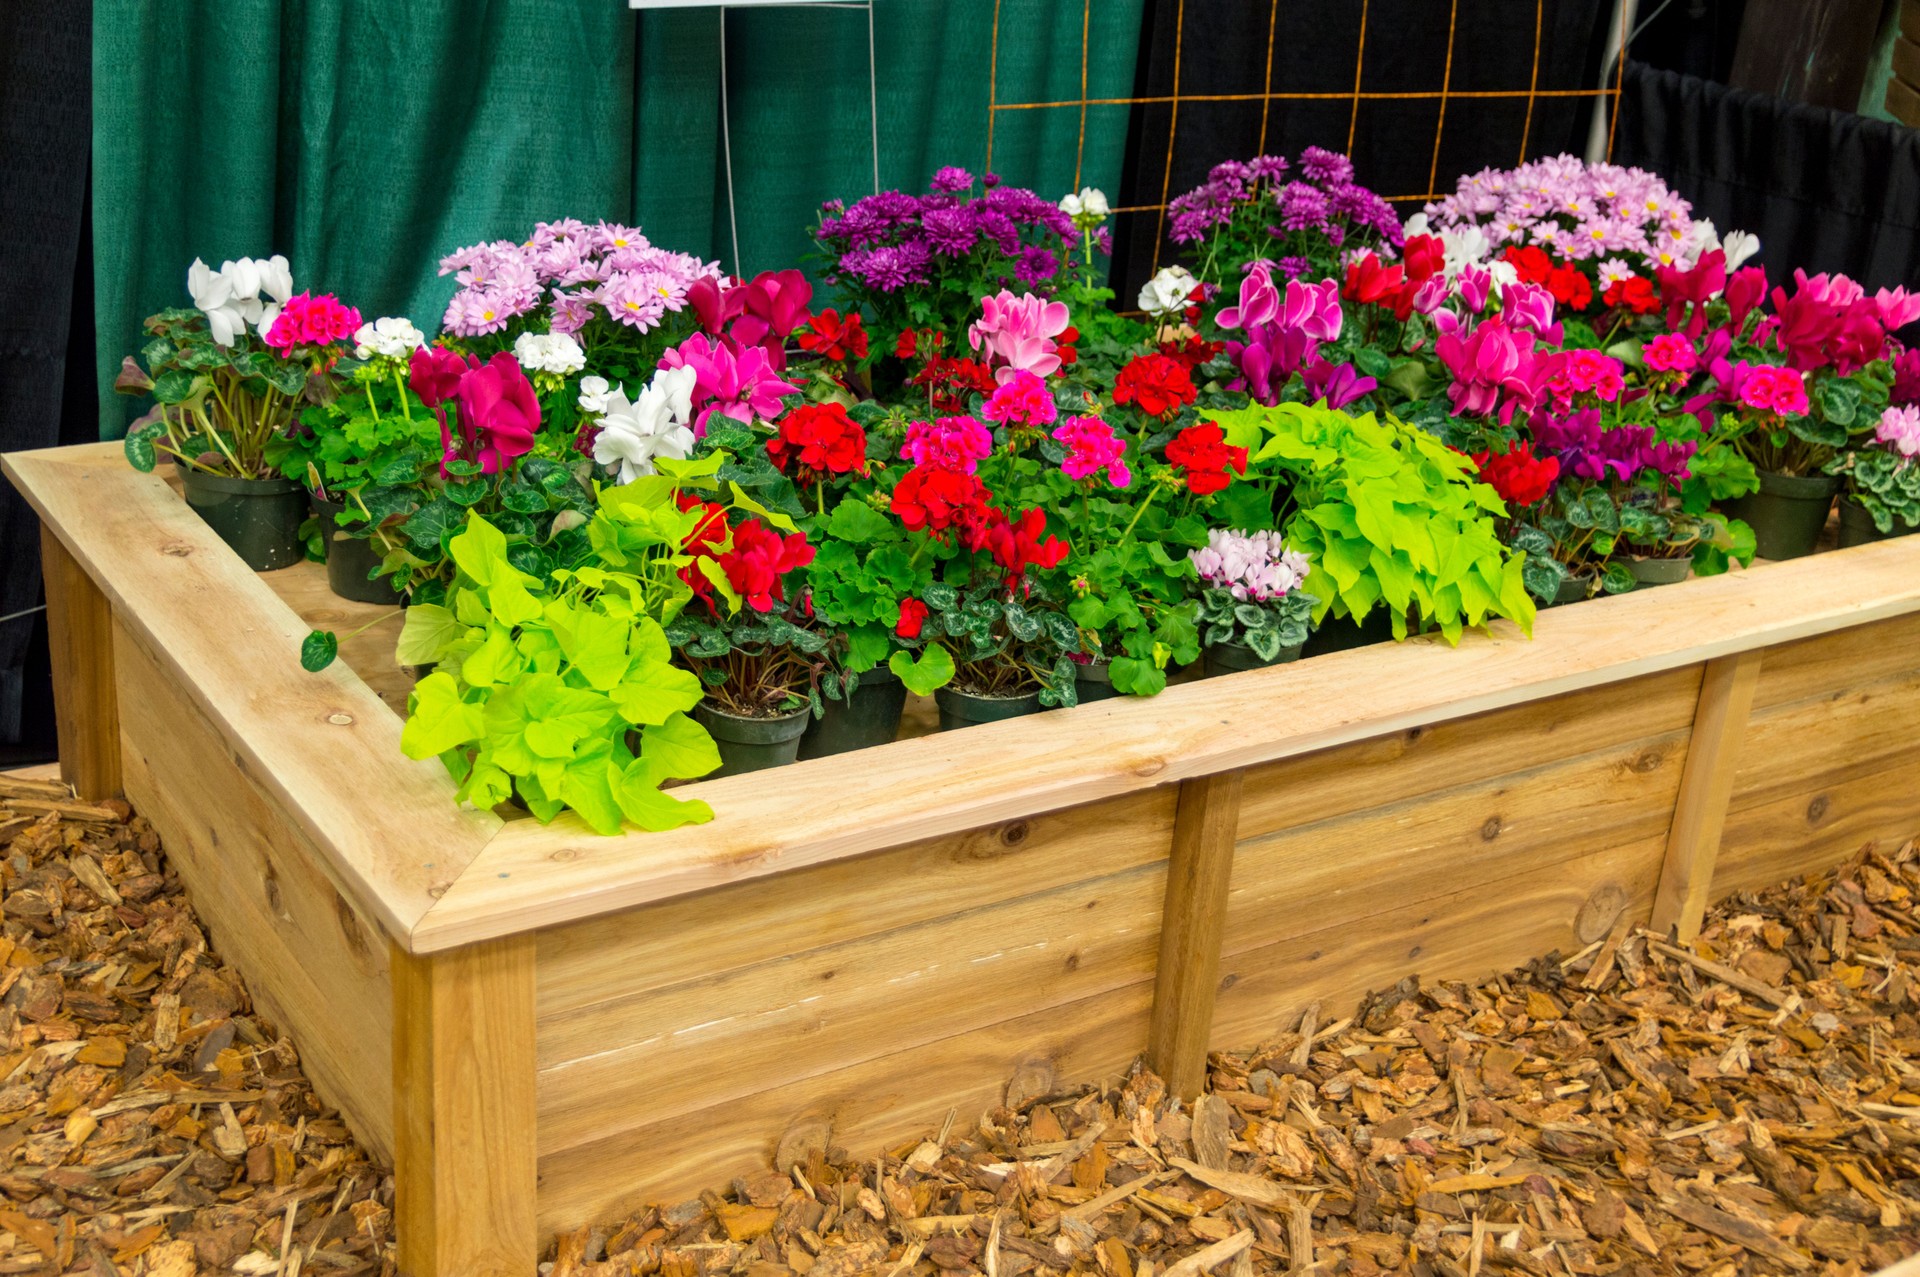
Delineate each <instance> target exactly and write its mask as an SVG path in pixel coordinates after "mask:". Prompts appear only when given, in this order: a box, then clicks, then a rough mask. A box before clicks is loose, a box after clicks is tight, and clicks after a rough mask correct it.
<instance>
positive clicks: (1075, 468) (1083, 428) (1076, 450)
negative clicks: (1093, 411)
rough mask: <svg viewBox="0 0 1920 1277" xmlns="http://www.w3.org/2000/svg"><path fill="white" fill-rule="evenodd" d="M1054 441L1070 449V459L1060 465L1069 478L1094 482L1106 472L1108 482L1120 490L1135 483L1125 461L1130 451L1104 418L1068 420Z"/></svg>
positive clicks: (1072, 418) (1062, 471) (1067, 458)
mask: <svg viewBox="0 0 1920 1277" xmlns="http://www.w3.org/2000/svg"><path fill="white" fill-rule="evenodd" d="M1053 437H1054V438H1055V439H1057V440H1059V441H1060V442H1061V443H1063V444H1065V445H1066V448H1067V457H1066V460H1064V461H1062V462H1061V463H1060V472H1061V473H1062V474H1064V475H1066V476H1067V478H1069V479H1086V480H1091V479H1095V478H1098V477H1099V474H1100V472H1101V471H1102V470H1104V471H1106V472H1107V482H1108V483H1110V484H1112V485H1113V486H1114V487H1116V488H1124V487H1126V486H1127V485H1128V484H1130V483H1132V482H1133V472H1132V471H1131V470H1129V469H1128V468H1127V463H1126V462H1125V461H1124V460H1123V459H1122V458H1123V457H1124V456H1125V455H1126V451H1127V444H1126V440H1124V439H1122V438H1120V436H1118V435H1116V434H1115V433H1114V432H1113V427H1112V426H1110V425H1108V424H1107V423H1106V422H1104V421H1102V420H1100V418H1098V417H1068V418H1067V419H1066V421H1064V422H1062V423H1061V425H1060V428H1059V429H1058V430H1055V431H1054V432H1053Z"/></svg>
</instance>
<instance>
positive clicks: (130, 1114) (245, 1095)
mask: <svg viewBox="0 0 1920 1277" xmlns="http://www.w3.org/2000/svg"><path fill="white" fill-rule="evenodd" d="M0 848H4V855H5V860H4V861H0V897H3V903H0V915H3V916H4V922H3V923H0V1274H9V1273H34V1274H73V1275H78V1274H85V1275H86V1277H198V1274H203V1273H215V1272H223V1273H225V1272H231V1273H242V1274H250V1275H252V1277H263V1275H272V1277H297V1275H298V1274H300V1273H303V1272H304V1273H306V1274H309V1275H310V1277H312V1275H315V1274H329V1275H330V1277H356V1275H358V1274H391V1273H392V1272H393V1271H394V1268H393V1263H392V1260H391V1258H390V1256H391V1252H392V1231H393V1226H392V1203H393V1183H392V1178H391V1176H390V1174H389V1173H388V1172H387V1171H385V1170H382V1169H380V1168H377V1167H375V1166H374V1165H373V1164H372V1163H371V1162H369V1161H368V1159H367V1155H366V1154H365V1153H363V1152H362V1151H361V1150H360V1149H359V1148H358V1146H357V1145H356V1144H355V1143H354V1141H353V1138H352V1137H351V1136H350V1135H349V1134H348V1133H347V1129H346V1127H345V1126H344V1125H343V1124H342V1123H341V1121H340V1119H339V1117H338V1115H337V1114H335V1113H333V1112H332V1111H330V1110H329V1109H327V1108H326V1106H324V1105H323V1104H321V1103H320V1101H319V1100H318V1099H317V1098H316V1097H315V1096H314V1094H313V1090H312V1088H311V1087H309V1086H308V1085H307V1080H306V1078H305V1077H304V1076H302V1075H301V1072H300V1063H299V1057H298V1055H296V1054H295V1052H294V1049H293V1046H292V1044H291V1043H289V1042H288V1041H287V1040H286V1039H285V1038H283V1037H280V1036H279V1034H278V1032H277V1031H276V1030H275V1029H274V1028H273V1027H272V1026H271V1025H270V1024H268V1023H267V1022H265V1021H264V1020H263V1019H262V1018H261V1017H260V1016H259V1015H257V1014H255V1012H254V1011H253V1009H252V1006H251V1004H250V1002H249V1000H248V997H247V992H246V989H245V986H244V985H243V984H242V982H241V978H240V975H239V973H238V972H236V971H234V970H233V969H232V968H230V967H228V966H226V965H225V964H224V963H222V962H221V960H220V959H219V957H218V956H217V955H216V954H214V953H213V952H212V951H211V950H210V949H209V948H208V944H207V937H206V933H205V932H204V931H202V930H201V927H200V924H199V922H198V921H196V920H195V918H194V916H193V912H192V910H191V909H190V908H189V907H188V902H187V898H186V892H185V889H184V888H183V887H182V885H181V883H180V880H179V879H178V878H177V877H176V876H175V875H174V874H173V873H172V871H171V870H170V869H169V868H168V866H167V864H166V861H165V859H164V857H163V856H162V855H161V852H160V839H159V837H158V835H156V834H155V833H154V831H153V827H152V826H151V825H149V824H148V823H147V822H146V821H145V820H144V819H142V818H140V817H138V816H134V815H132V813H131V812H130V811H129V809H128V807H127V805H126V804H125V803H124V802H111V803H103V804H94V803H80V802H75V801H72V799H71V798H70V797H69V795H68V792H67V790H66V789H65V788H64V787H62V786H60V785H57V784H53V783H43V782H36V781H29V780H20V779H17V778H13V777H0Z"/></svg>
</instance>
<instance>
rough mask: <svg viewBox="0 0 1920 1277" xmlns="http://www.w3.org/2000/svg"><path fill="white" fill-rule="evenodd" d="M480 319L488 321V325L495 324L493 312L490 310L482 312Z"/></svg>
mask: <svg viewBox="0 0 1920 1277" xmlns="http://www.w3.org/2000/svg"><path fill="white" fill-rule="evenodd" d="M480 318H482V319H484V320H486V321H487V322H488V323H492V322H493V312H492V311H490V310H483V311H481V312H480Z"/></svg>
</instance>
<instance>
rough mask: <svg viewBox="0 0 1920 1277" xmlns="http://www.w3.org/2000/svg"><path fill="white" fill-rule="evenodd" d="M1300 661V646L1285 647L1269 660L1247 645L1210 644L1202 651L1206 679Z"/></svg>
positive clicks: (1201, 657)
mask: <svg viewBox="0 0 1920 1277" xmlns="http://www.w3.org/2000/svg"><path fill="white" fill-rule="evenodd" d="M1299 659H1300V646H1294V647H1283V648H1281V649H1280V650H1279V651H1278V652H1275V653H1274V654H1273V659H1272V660H1270V661H1269V660H1267V659H1265V658H1264V657H1262V656H1261V655H1260V653H1258V652H1256V651H1254V650H1253V649H1252V648H1250V647H1248V646H1247V645H1246V644H1245V643H1209V644H1207V645H1206V646H1205V647H1203V648H1201V649H1200V660H1201V662H1202V668H1203V669H1204V670H1205V671H1206V673H1205V677H1207V678H1215V677H1218V676H1219V675H1221V674H1238V673H1239V672H1240V671H1241V670H1263V669H1266V668H1267V667H1268V666H1271V665H1286V664H1288V663H1289V662H1292V661H1297V660H1299Z"/></svg>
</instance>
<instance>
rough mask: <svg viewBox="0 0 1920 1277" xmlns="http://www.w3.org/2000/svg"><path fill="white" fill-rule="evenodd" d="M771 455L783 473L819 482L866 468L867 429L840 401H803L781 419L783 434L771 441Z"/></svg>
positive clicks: (804, 481) (768, 442)
mask: <svg viewBox="0 0 1920 1277" xmlns="http://www.w3.org/2000/svg"><path fill="white" fill-rule="evenodd" d="M767 456H768V457H769V458H771V459H772V461H773V464H774V465H776V466H778V467H779V468H780V470H781V471H782V472H785V473H793V474H795V476H796V477H797V478H798V479H799V480H800V481H801V482H803V483H818V482H820V481H821V480H822V479H824V478H826V477H827V476H828V475H835V474H850V473H853V472H854V471H864V470H865V469H866V465H867V432H866V431H864V430H862V429H861V428H860V423H859V422H857V421H855V420H854V419H853V418H851V417H849V416H848V415H847V410H846V409H845V408H843V407H842V406H840V405H839V404H837V403H815V404H802V405H800V407H798V408H795V409H794V410H793V411H792V412H789V413H788V414H787V415H786V416H784V417H782V418H781V419H780V430H779V433H778V434H776V435H774V437H773V438H771V439H769V440H767ZM789 467H795V469H792V470H790V469H789Z"/></svg>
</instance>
